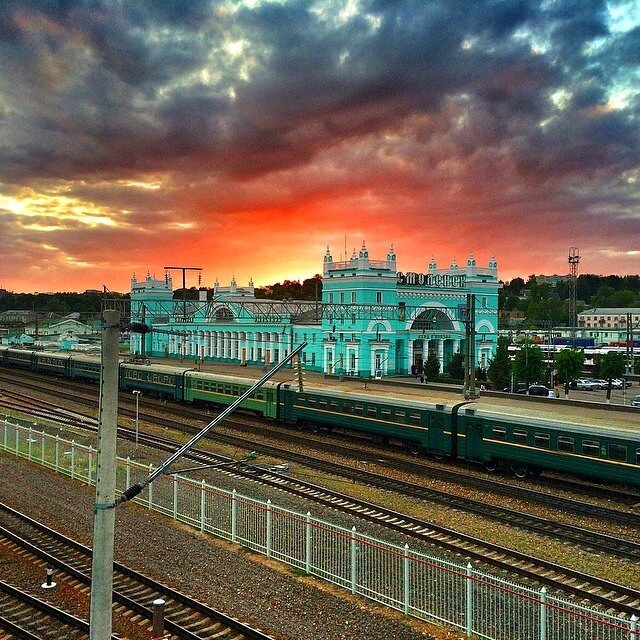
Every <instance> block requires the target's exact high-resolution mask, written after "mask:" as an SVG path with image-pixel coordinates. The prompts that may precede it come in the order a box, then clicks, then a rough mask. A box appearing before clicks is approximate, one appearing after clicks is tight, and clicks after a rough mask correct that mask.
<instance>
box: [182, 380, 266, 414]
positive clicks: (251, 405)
mask: <svg viewBox="0 0 640 640" xmlns="http://www.w3.org/2000/svg"><path fill="white" fill-rule="evenodd" d="M254 382H255V381H254V380H250V379H247V378H238V377H235V376H220V375H212V374H209V373H201V372H200V371H189V372H188V373H187V374H186V375H185V385H184V399H185V400H186V401H187V402H194V401H200V402H210V403H212V404H216V405H219V406H228V405H230V404H231V403H232V402H234V401H235V400H237V399H238V398H239V397H240V396H241V395H242V394H243V393H245V392H246V391H247V389H249V387H250V386H251V385H252V384H253V383H254ZM240 407H241V408H242V409H247V410H249V411H254V412H256V413H259V414H260V415H263V416H265V417H266V418H276V411H277V389H276V385H275V384H274V383H272V382H266V383H265V384H264V385H263V386H262V387H260V388H259V389H258V390H257V391H256V392H255V393H254V394H253V395H252V396H251V397H249V398H247V399H246V400H245V401H244V402H243V403H242V404H241V405H240Z"/></svg>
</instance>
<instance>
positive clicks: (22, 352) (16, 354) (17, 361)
mask: <svg viewBox="0 0 640 640" xmlns="http://www.w3.org/2000/svg"><path fill="white" fill-rule="evenodd" d="M5 359H6V365H7V366H8V367H18V368H20V369H29V370H31V371H35V370H36V362H35V351H27V350H26V349H7V351H6V355H5Z"/></svg>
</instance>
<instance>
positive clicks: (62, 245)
mask: <svg viewBox="0 0 640 640" xmlns="http://www.w3.org/2000/svg"><path fill="white" fill-rule="evenodd" d="M338 5H340V3H338ZM338 5H336V4H335V3H334V2H333V1H332V0H309V1H308V2H307V1H306V0H305V1H302V0H287V1H286V2H280V1H279V0H278V1H275V0H238V2H235V3H233V9H231V8H230V5H229V7H227V6H225V7H221V6H220V4H219V3H216V2H208V1H207V0H205V1H204V2H198V3H195V2H193V3H160V4H158V5H156V4H154V3H151V4H144V3H142V4H141V3H139V2H137V1H136V0H119V1H118V2H116V1H115V0H105V2H103V3H100V5H93V4H92V3H89V4H82V3H77V4H76V3H53V4H51V3H48V2H45V0H33V2H29V3H28V4H25V3H21V2H19V1H18V0H8V2H7V3H6V6H5V7H4V8H3V20H2V21H1V22H0V48H1V49H0V50H2V53H3V64H2V65H0V99H1V102H0V104H1V105H2V107H0V125H1V127H2V129H1V131H2V153H0V240H1V247H2V250H1V252H0V288H3V289H7V290H9V291H14V292H35V291H53V292H57V291H60V292H62V291H77V292H82V291H85V290H86V289H102V287H103V286H106V287H108V289H110V290H112V291H119V292H127V291H129V290H130V279H131V276H132V275H133V274H134V273H135V274H137V275H138V276H140V275H141V274H142V275H144V274H146V273H147V271H149V272H150V273H152V274H156V275H157V276H158V277H162V276H163V275H164V270H163V266H164V265H166V264H169V263H171V264H176V265H185V266H199V267H202V268H203V272H202V284H203V285H204V286H208V287H211V286H213V283H214V282H215V281H216V279H217V280H218V281H219V282H220V283H221V284H223V285H226V284H228V283H229V282H230V281H231V279H232V277H235V279H236V281H237V282H238V284H246V283H247V282H248V281H249V279H253V282H254V284H255V285H256V286H259V287H260V286H261V287H263V286H267V285H271V284H275V283H276V282H283V281H284V280H300V281H302V280H304V279H305V278H309V277H313V276H314V275H315V274H318V273H321V272H322V264H323V256H324V253H325V251H326V247H327V246H329V247H330V249H331V251H332V254H333V257H334V260H339V259H340V256H341V255H342V257H343V258H348V257H349V256H350V255H351V252H352V251H353V249H354V248H355V249H356V250H357V249H358V248H359V247H360V245H361V244H362V242H363V241H365V242H366V244H367V247H368V249H369V255H370V257H371V259H373V260H383V259H384V258H385V256H386V255H387V251H388V249H389V247H390V245H391V244H393V245H394V248H395V251H396V255H397V259H398V268H399V269H400V270H403V271H417V272H424V271H426V270H427V265H428V263H429V261H430V260H431V258H432V257H433V258H435V260H436V262H437V264H438V266H439V267H440V268H446V267H448V266H449V265H450V264H451V261H452V260H454V259H455V260H456V261H457V262H458V264H460V265H463V264H464V263H465V262H466V259H467V257H468V256H469V254H470V253H471V252H473V254H474V256H475V258H476V260H477V263H478V264H479V265H486V264H487V263H488V261H489V259H490V258H491V257H493V256H495V258H496V259H497V262H498V277H499V279H501V280H503V281H508V280H510V279H512V278H514V277H523V278H525V279H526V278H527V277H528V276H529V275H531V274H547V275H551V274H558V275H563V274H566V273H568V271H569V268H568V263H567V258H568V252H569V249H570V247H578V248H579V250H580V254H581V256H582V260H581V262H580V267H579V273H585V274H586V273H593V274H601V275H610V274H617V275H627V274H638V273H639V272H640V262H639V260H638V257H639V256H640V241H639V239H640V127H638V122H640V89H639V88H638V83H637V77H638V73H640V66H639V65H638V60H637V55H636V50H637V46H636V40H637V36H638V29H640V10H638V8H637V6H636V5H637V3H635V2H633V1H632V0H618V1H617V2H616V3H606V6H605V5H603V6H601V7H596V6H592V5H589V4H585V5H584V6H582V5H581V6H580V7H577V6H576V8H575V12H574V11H571V12H562V11H558V10H557V9H556V8H554V5H553V3H551V4H546V3H533V2H532V3H518V2H516V3H513V4H509V3H495V2H489V1H485V0H477V1H476V2H472V3H462V5H460V4H459V3H441V2H435V0H434V1H432V0H423V1H421V2H412V1H411V0H397V2H393V3H379V2H376V1H375V0H350V1H349V2H348V3H345V5H344V7H343V8H342V10H339V11H337V10H336V8H337V6H338ZM345 239H346V240H345ZM345 245H346V246H345ZM345 254H346V255H345ZM175 282H177V281H176V280H175V279H174V284H175ZM188 283H189V286H195V285H196V284H197V280H196V279H195V277H193V278H191V279H190V280H188ZM179 284H181V282H180V283H179Z"/></svg>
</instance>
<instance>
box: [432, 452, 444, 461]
mask: <svg viewBox="0 0 640 640" xmlns="http://www.w3.org/2000/svg"><path fill="white" fill-rule="evenodd" d="M433 457H434V458H435V459H436V460H444V453H440V452H438V453H434V454H433Z"/></svg>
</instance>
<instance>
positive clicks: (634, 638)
mask: <svg viewBox="0 0 640 640" xmlns="http://www.w3.org/2000/svg"><path fill="white" fill-rule="evenodd" d="M629 626H630V627H631V635H630V636H629V637H630V640H638V616H637V615H636V614H635V613H632V614H631V621H630V625H629Z"/></svg>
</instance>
